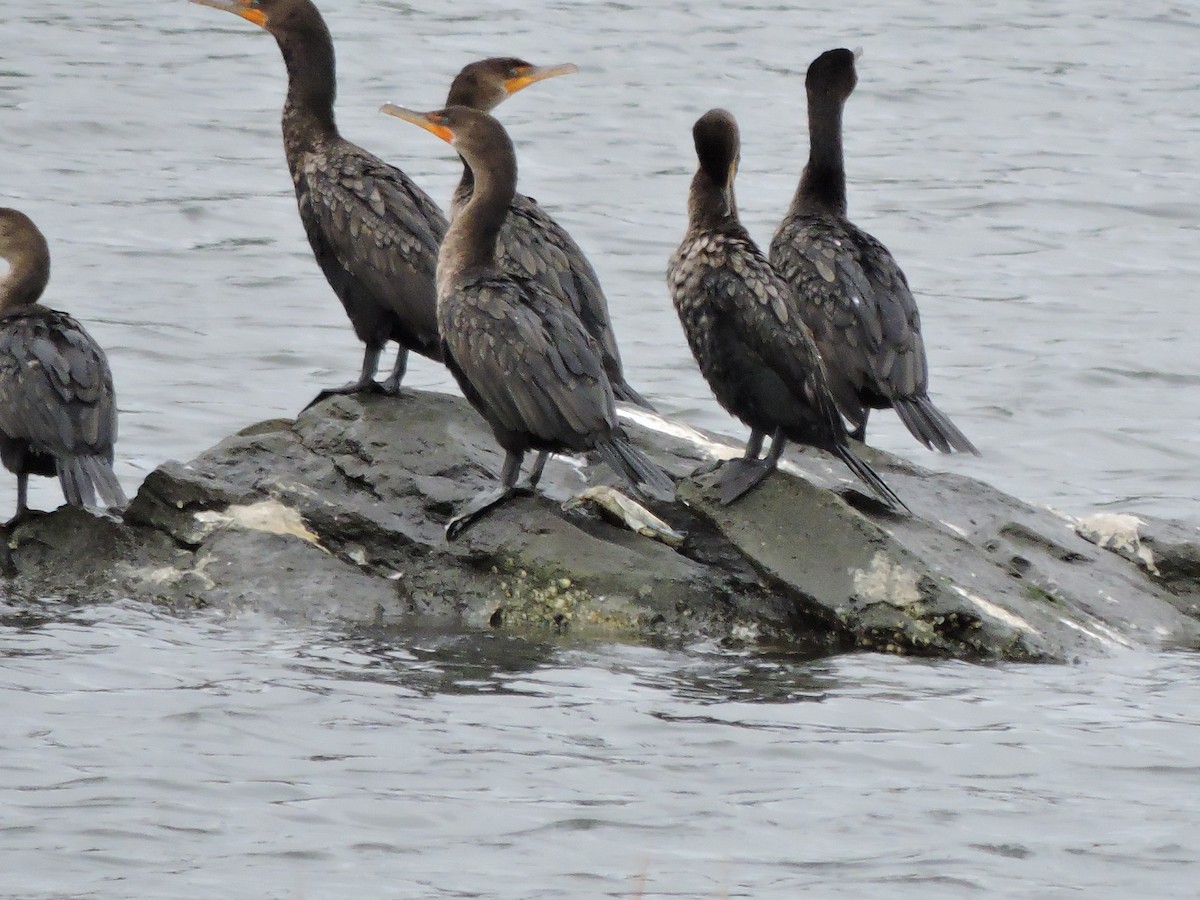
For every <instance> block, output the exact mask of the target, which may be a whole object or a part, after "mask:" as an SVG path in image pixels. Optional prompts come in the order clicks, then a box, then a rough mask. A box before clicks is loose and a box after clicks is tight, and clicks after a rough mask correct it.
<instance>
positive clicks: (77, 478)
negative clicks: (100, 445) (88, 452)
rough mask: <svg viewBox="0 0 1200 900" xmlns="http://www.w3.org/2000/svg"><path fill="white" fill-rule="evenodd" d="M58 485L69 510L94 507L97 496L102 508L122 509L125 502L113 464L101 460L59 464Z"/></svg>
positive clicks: (84, 458) (75, 459)
mask: <svg viewBox="0 0 1200 900" xmlns="http://www.w3.org/2000/svg"><path fill="white" fill-rule="evenodd" d="M58 481H59V483H60V484H61V485H62V490H63V496H64V497H66V498H67V502H68V503H70V504H71V505H72V506H95V505H96V495H97V494H99V495H100V500H101V502H102V503H103V504H104V505H105V506H124V505H125V504H126V503H127V502H128V501H127V499H126V497H125V492H124V491H123V490H121V484H120V482H119V481H117V476H116V474H115V473H114V472H113V469H112V463H110V462H109V461H108V460H106V459H104V457H102V456H71V457H68V458H66V459H60V460H58Z"/></svg>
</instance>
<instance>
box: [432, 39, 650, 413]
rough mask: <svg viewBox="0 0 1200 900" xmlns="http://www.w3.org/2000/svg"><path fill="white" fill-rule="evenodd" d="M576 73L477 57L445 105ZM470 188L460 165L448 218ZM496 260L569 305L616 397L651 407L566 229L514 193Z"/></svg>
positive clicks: (478, 105) (483, 100)
mask: <svg viewBox="0 0 1200 900" xmlns="http://www.w3.org/2000/svg"><path fill="white" fill-rule="evenodd" d="M576 71H578V70H577V69H576V67H575V66H573V65H571V64H570V63H567V64H565V65H560V66H535V65H532V64H530V63H527V62H525V61H524V60H522V59H514V58H512V57H499V58H492V59H484V60H480V61H479V62H474V63H471V64H470V65H468V66H466V67H465V68H464V69H463V70H462V71H461V72H459V73H458V77H456V78H455V79H454V83H453V84H452V85H451V86H450V95H449V96H448V97H447V98H446V106H447V107H450V106H468V107H470V108H471V109H476V110H479V111H480V112H491V111H492V110H493V109H495V107H496V106H497V105H498V104H500V103H501V102H502V101H503V100H505V99H506V98H507V97H508V96H510V95H511V94H513V93H515V92H516V91H519V90H521V89H522V88H524V87H526V86H527V85H530V84H532V83H534V82H535V81H542V80H544V79H546V78H553V77H555V76H557V75H568V74H570V73H572V72H576ZM473 188H474V179H473V178H472V176H471V167H470V166H468V165H466V164H465V163H464V165H463V176H462V180H461V181H460V182H459V183H458V187H457V188H456V189H455V191H454V199H453V202H452V203H451V206H450V217H451V218H454V214H455V212H456V211H457V210H458V209H461V208H462V207H463V206H465V205H466V204H467V201H468V200H470V199H471V191H472V190H473ZM496 261H497V263H498V264H499V266H500V268H501V269H502V270H503V271H505V272H511V273H512V274H514V275H525V276H528V277H530V278H533V279H536V280H537V281H540V282H541V283H542V284H543V285H545V286H546V287H547V288H549V289H550V291H551V292H552V293H554V294H557V295H559V296H561V297H562V298H563V299H564V300H565V301H566V302H567V303H569V304H570V305H571V309H572V310H574V312H575V315H576V316H578V317H579V321H580V322H582V323H583V327H584V328H586V329H587V331H588V334H590V335H591V336H592V337H593V338H595V340H596V344H597V346H599V348H600V353H601V355H602V358H603V361H604V371H605V372H607V373H608V380H609V381H610V382H611V383H612V386H613V392H614V393H615V394H616V396H617V399H618V400H626V401H629V402H630V403H636V404H637V405H639V406H643V407H646V408H647V409H653V408H654V407H653V406H652V405H651V404H650V403H649V402H648V401H647V400H646V399H645V398H644V397H643V396H642V395H641V394H639V393H638V392H637V391H635V390H634V389H633V388H632V387H630V386H629V384H627V383H626V381H625V373H624V370H623V369H622V367H621V354H620V351H619V350H618V349H617V339H616V336H615V335H614V334H613V327H612V320H611V318H610V317H609V314H608V301H607V300H606V299H605V297H604V291H603V290H601V288H600V279H599V277H598V276H597V275H596V271H595V270H594V269H593V268H592V264H591V263H590V262H588V259H587V257H586V256H585V255H584V253H583V251H582V250H581V249H579V245H578V244H576V243H575V241H574V240H572V238H571V235H570V234H568V233H567V231H566V229H565V228H563V227H562V226H561V225H559V224H558V222H556V221H555V220H554V219H553V218H552V217H551V216H550V214H549V213H547V212H546V211H545V210H544V209H542V208H541V207H540V206H539V205H538V202H537V201H536V200H534V199H533V198H532V197H526V196H525V195H524V194H521V193H519V192H518V193H517V194H516V196H515V197H514V198H513V202H512V205H511V206H510V207H509V214H508V218H507V219H505V220H504V225H503V226H502V227H501V229H500V237H499V238H498V239H497V241H496Z"/></svg>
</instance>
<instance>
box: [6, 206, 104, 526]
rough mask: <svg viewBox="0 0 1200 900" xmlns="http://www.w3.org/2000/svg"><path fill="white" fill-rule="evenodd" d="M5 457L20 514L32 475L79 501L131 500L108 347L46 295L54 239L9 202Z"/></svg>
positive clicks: (71, 500) (24, 510)
mask: <svg viewBox="0 0 1200 900" xmlns="http://www.w3.org/2000/svg"><path fill="white" fill-rule="evenodd" d="M0 258H3V259H5V260H6V261H7V262H8V264H9V271H8V275H7V277H5V278H4V280H3V281H0V460H2V461H3V463H4V467H5V468H6V469H8V470H9V471H10V472H14V473H15V474H16V476H17V512H16V515H15V516H14V519H13V520H14V521H17V520H19V519H21V518H22V517H24V516H25V515H26V514H27V513H28V510H29V507H28V497H27V492H28V486H29V476H30V475H44V476H47V477H50V476H55V475H56V476H58V481H59V484H61V485H62V490H63V496H64V497H66V500H67V502H68V503H70V504H71V505H72V506H94V505H95V504H96V499H97V496H99V498H100V500H101V502H102V503H104V504H105V505H107V506H124V505H125V494H124V492H123V491H122V490H121V485H120V483H119V482H118V481H117V476H116V475H115V474H114V473H113V468H112V463H113V445H114V444H115V443H116V441H117V404H116V398H115V396H114V393H113V383H112V373H111V372H110V371H109V368H108V359H107V358H106V357H105V355H104V351H103V350H101V349H100V346H99V345H98V344H97V343H96V342H95V341H94V340H93V339H92V337H91V335H89V334H88V333H87V332H86V331H84V330H83V326H82V325H80V324H79V323H78V322H76V321H75V320H74V319H73V318H71V317H70V316H69V315H67V314H66V313H64V312H59V311H58V310H54V309H50V308H48V307H45V306H42V305H41V304H39V303H38V302H37V301H38V299H39V298H40V297H41V296H42V292H43V291H44V290H45V288H46V283H47V282H48V281H49V280H50V249H49V247H48V246H47V244H46V238H45V237H44V236H43V235H42V232H41V231H40V230H39V229H38V227H37V226H36V225H35V224H34V223H33V221H32V220H31V219H30V218H29V217H28V216H27V215H25V214H24V213H22V212H19V211H18V210H15V209H0Z"/></svg>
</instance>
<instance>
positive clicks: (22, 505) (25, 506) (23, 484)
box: [4, 472, 29, 528]
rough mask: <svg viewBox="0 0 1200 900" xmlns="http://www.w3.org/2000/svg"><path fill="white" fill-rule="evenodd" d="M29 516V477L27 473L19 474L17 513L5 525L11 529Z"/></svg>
mask: <svg viewBox="0 0 1200 900" xmlns="http://www.w3.org/2000/svg"><path fill="white" fill-rule="evenodd" d="M28 516H29V475H28V473H26V472H20V473H18V474H17V511H16V513H14V514H13V517H12V518H11V519H9V520H8V521H7V522H5V523H4V524H5V525H6V526H8V527H9V528H11V527H12V526H14V525H16V524H18V523H19V522H21V521H23V520H24V519H26V518H27V517H28Z"/></svg>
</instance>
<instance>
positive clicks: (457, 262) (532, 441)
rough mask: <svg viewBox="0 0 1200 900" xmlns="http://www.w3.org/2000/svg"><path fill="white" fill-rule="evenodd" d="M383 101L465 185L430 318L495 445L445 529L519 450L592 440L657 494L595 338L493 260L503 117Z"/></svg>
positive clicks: (511, 464)
mask: <svg viewBox="0 0 1200 900" xmlns="http://www.w3.org/2000/svg"><path fill="white" fill-rule="evenodd" d="M383 111H384V112H386V113H388V114H389V115H394V116H396V117H398V118H401V119H404V120H405V121H408V122H412V123H413V124H415V125H420V126H421V127H422V128H424V129H426V130H427V131H430V132H432V133H433V134H435V135H437V136H438V137H439V138H441V139H442V140H444V141H446V142H447V143H449V144H450V145H451V146H452V147H454V149H455V150H457V151H458V154H459V155H460V156H461V157H462V158H463V159H464V160H465V161H466V164H467V165H468V166H470V167H471V172H472V174H473V177H474V180H475V189H474V192H473V193H472V195H471V199H470V200H469V201H468V202H467V204H466V205H465V206H464V207H462V209H460V210H459V211H458V213H457V215H455V217H454V220H453V222H452V223H451V225H450V230H449V231H448V232H447V233H446V238H445V240H444V241H443V242H442V248H441V252H440V254H439V256H438V325H439V326H440V328H441V334H442V341H443V343H444V353H445V359H446V365H447V366H448V367H449V369H450V371H451V372H453V373H454V377H455V378H456V379H457V381H458V384H459V386H460V387H461V388H462V392H463V394H464V395H465V396H466V398H467V400H469V401H470V403H471V405H472V406H474V407H475V409H476V410H478V412H479V413H480V415H482V416H483V418H484V419H485V420H486V421H487V423H488V424H489V425H490V426H491V428H492V431H493V433H494V434H495V435H496V440H497V442H498V443H499V444H500V446H501V447H503V448H504V451H505V454H506V455H505V460H504V467H503V471H502V473H501V475H500V484H501V486H500V488H499V490H497V491H489V492H487V493H485V494H482V495H481V496H479V497H477V498H476V499H475V500H474V501H472V502H471V503H469V504H467V505H466V506H465V507H464V508H463V509H462V510H461V511H460V512H459V513H458V514H457V515H456V516H455V517H454V518H453V519H452V520H451V521H450V523H449V524H448V525H447V526H446V534H447V536H448V537H449V538H451V539H453V538H454V537H456V536H457V535H458V534H460V533H461V532H462V530H463V529H464V528H465V527H466V526H467V525H469V524H470V523H471V522H472V521H474V520H475V519H476V518H478V517H479V516H480V515H481V514H482V513H483V512H485V511H486V510H488V509H490V508H491V507H493V506H495V505H496V504H498V503H500V502H502V501H504V500H505V499H507V498H508V497H510V496H512V495H513V493H514V492H515V490H516V483H517V478H518V476H519V474H520V469H521V463H522V461H523V460H524V457H525V453H526V451H529V450H536V451H538V453H539V456H538V460H537V462H536V463H535V464H534V467H533V471H532V472H531V474H530V476H529V482H530V486H533V485H534V484H536V483H537V480H538V478H539V477H540V476H541V472H542V465H543V464H544V463H545V458H546V454H548V453H560V452H583V451H589V450H590V451H595V452H596V453H598V454H600V456H601V457H602V458H603V459H604V460H605V462H607V463H608V464H609V465H610V466H611V467H612V468H613V470H614V471H615V472H617V474H618V475H620V476H621V477H622V478H623V479H624V480H625V481H626V482H628V483H629V484H630V486H631V487H633V489H634V490H639V489H641V490H643V491H644V492H647V493H650V494H652V495H657V496H661V497H669V496H672V495H673V493H674V485H673V484H672V482H671V479H670V477H669V476H668V475H666V473H664V472H663V471H662V470H660V469H659V468H658V467H657V466H656V465H655V464H654V463H652V462H651V461H650V460H649V459H648V458H646V456H645V455H643V454H642V453H641V451H639V450H638V449H637V448H636V447H634V446H633V445H632V444H630V443H629V441H628V439H627V438H626V436H625V434H624V432H623V431H622V429H621V426H620V423H619V421H618V419H617V409H616V403H615V398H614V396H613V389H612V385H611V384H610V383H609V380H608V376H607V375H606V374H605V371H604V365H603V362H602V360H601V355H600V349H599V347H598V346H597V345H596V342H595V340H593V338H592V337H591V335H590V334H588V332H587V329H585V328H584V327H583V324H582V323H581V322H580V321H579V317H578V316H576V315H575V314H574V313H573V312H572V311H571V309H570V308H569V307H568V306H566V305H565V304H564V303H563V302H562V301H561V300H560V299H559V298H558V297H557V296H555V295H554V294H552V293H550V291H548V290H547V289H546V288H544V287H543V286H542V285H541V284H540V283H539V282H537V281H535V280H534V279H532V278H528V277H525V276H521V275H513V274H511V273H509V272H505V271H503V270H502V269H501V268H500V267H499V266H498V265H497V263H496V240H497V236H498V235H499V233H500V230H501V227H502V226H503V224H504V220H505V217H506V216H507V215H508V209H509V205H510V204H511V203H512V200H513V195H514V193H515V192H516V185H517V160H516V154H515V153H514V151H513V145H512V141H511V140H509V137H508V134H507V133H506V132H505V131H504V128H503V126H501V125H500V123H499V122H497V121H496V120H495V119H493V118H492V117H491V116H489V115H487V114H486V113H482V112H478V111H476V110H473V109H469V108H467V107H464V106H453V107H450V108H448V109H444V110H439V111H436V112H429V113H418V112H413V111H412V110H407V109H403V108H401V107H398V106H393V105H392V104H386V105H385V106H384V107H383Z"/></svg>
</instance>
